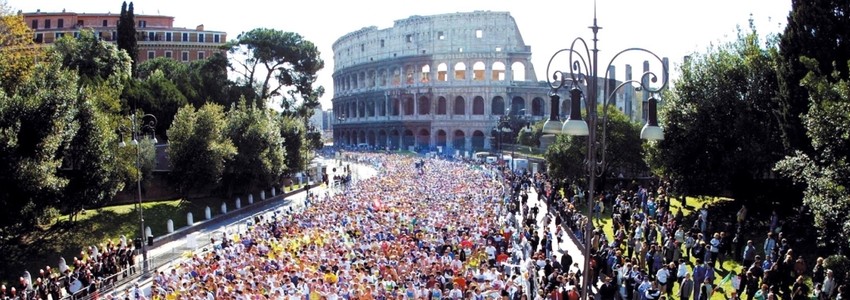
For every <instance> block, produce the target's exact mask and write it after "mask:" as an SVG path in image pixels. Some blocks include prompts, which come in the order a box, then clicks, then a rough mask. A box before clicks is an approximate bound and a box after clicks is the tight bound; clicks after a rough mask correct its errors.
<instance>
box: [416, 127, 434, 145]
mask: <svg viewBox="0 0 850 300" xmlns="http://www.w3.org/2000/svg"><path fill="white" fill-rule="evenodd" d="M416 146H417V147H419V148H425V149H430V148H431V132H430V131H428V129H425V128H422V129H419V134H417V135H416Z"/></svg>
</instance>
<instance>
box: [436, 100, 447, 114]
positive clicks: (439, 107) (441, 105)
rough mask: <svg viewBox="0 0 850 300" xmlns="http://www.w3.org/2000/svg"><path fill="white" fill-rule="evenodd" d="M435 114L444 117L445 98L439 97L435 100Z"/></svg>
mask: <svg viewBox="0 0 850 300" xmlns="http://www.w3.org/2000/svg"><path fill="white" fill-rule="evenodd" d="M437 114H438V115H445V114H446V97H442V96H441V97H440V98H439V99H437Z"/></svg>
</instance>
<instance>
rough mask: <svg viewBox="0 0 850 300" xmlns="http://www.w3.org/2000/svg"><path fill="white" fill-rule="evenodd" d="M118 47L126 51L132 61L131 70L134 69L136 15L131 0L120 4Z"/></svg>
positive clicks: (137, 51) (137, 52)
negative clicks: (128, 3) (128, 4)
mask: <svg viewBox="0 0 850 300" xmlns="http://www.w3.org/2000/svg"><path fill="white" fill-rule="evenodd" d="M117 32H118V49H121V50H124V51H127V54H128V55H130V59H132V61H133V68H132V69H133V72H134V73H135V70H136V58H137V57H138V56H139V44H138V42H137V41H136V38H137V36H136V16H135V15H134V13H133V2H130V6H129V7H128V6H127V1H124V2H123V3H122V4H121V15H120V16H119V18H118V28H117Z"/></svg>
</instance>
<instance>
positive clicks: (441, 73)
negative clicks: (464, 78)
mask: <svg viewBox="0 0 850 300" xmlns="http://www.w3.org/2000/svg"><path fill="white" fill-rule="evenodd" d="M448 74H449V66H448V65H446V63H441V64H439V65H437V81H448V80H449V75H448Z"/></svg>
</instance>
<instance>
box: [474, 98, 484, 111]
mask: <svg viewBox="0 0 850 300" xmlns="http://www.w3.org/2000/svg"><path fill="white" fill-rule="evenodd" d="M472 114H473V115H483V114H484V97H481V96H475V98H474V99H472Z"/></svg>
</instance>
